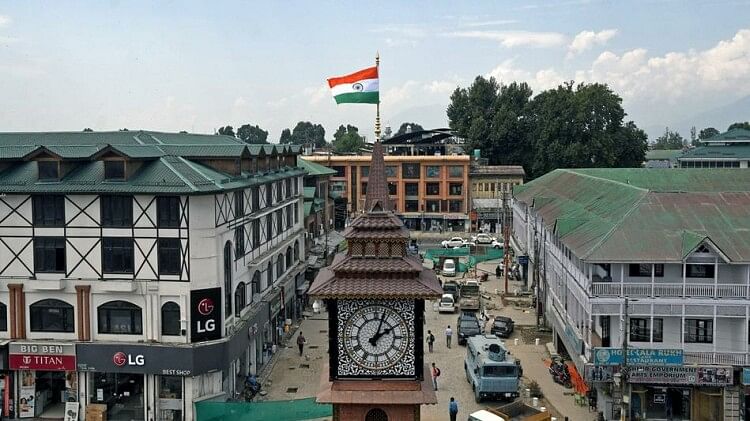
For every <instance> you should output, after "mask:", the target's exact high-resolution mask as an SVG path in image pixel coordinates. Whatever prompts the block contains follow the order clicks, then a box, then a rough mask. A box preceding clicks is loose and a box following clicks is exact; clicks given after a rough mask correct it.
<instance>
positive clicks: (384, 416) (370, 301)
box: [309, 141, 442, 421]
mask: <svg viewBox="0 0 750 421" xmlns="http://www.w3.org/2000/svg"><path fill="white" fill-rule="evenodd" d="M368 181H369V182H368V189H367V198H366V199H365V208H364V209H365V213H363V214H361V215H359V216H358V217H357V218H356V219H354V221H352V222H351V224H349V226H348V227H347V229H346V230H345V231H344V237H345V238H346V241H347V246H348V247H347V250H346V251H345V252H342V253H339V254H337V255H336V256H335V257H334V259H333V263H332V264H331V265H330V266H329V267H326V268H324V269H322V270H321V271H320V272H319V274H318V276H317V277H316V278H315V281H314V282H313V284H312V285H311V286H310V291H309V294H310V295H311V296H312V297H314V298H316V299H322V300H325V302H326V305H327V308H328V355H329V362H328V370H327V372H326V373H324V376H323V378H322V379H321V388H320V392H319V393H318V396H317V401H318V402H320V403H331V404H333V418H334V420H340V421H350V420H351V421H355V420H359V421H401V420H404V421H406V420H408V421H419V419H420V405H422V404H435V403H437V398H436V396H435V392H434V391H433V388H432V384H431V380H430V374H429V369H428V367H427V364H425V361H424V334H423V331H424V317H425V314H424V311H425V300H427V299H434V298H440V296H441V294H442V289H441V288H440V282H439V281H438V279H437V277H436V276H435V273H434V272H433V271H431V270H429V269H424V268H423V267H422V262H421V261H420V260H419V258H418V257H415V256H408V255H407V252H406V251H407V245H408V242H409V230H407V229H406V227H404V224H403V222H401V220H400V219H399V218H398V216H396V215H395V214H394V213H393V210H392V206H391V201H390V199H389V197H388V185H387V182H386V176H385V162H384V158H383V145H382V144H381V143H380V142H379V141H377V142H375V146H374V148H373V151H372V161H371V163H370V177H369V180H368Z"/></svg>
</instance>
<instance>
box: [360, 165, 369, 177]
mask: <svg viewBox="0 0 750 421" xmlns="http://www.w3.org/2000/svg"><path fill="white" fill-rule="evenodd" d="M359 171H360V176H361V177H369V176H370V167H368V166H366V165H365V166H362V167H359Z"/></svg>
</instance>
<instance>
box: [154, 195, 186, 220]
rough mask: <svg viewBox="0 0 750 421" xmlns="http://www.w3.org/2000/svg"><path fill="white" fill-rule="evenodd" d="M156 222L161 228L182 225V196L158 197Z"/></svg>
mask: <svg viewBox="0 0 750 421" xmlns="http://www.w3.org/2000/svg"><path fill="white" fill-rule="evenodd" d="M156 214H157V218H156V224H157V226H158V227H159V228H179V227H180V198H179V197H178V196H160V197H157V198H156Z"/></svg>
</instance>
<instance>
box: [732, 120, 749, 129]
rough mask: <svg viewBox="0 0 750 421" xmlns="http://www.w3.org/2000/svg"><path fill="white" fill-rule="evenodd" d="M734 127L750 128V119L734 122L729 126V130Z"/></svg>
mask: <svg viewBox="0 0 750 421" xmlns="http://www.w3.org/2000/svg"><path fill="white" fill-rule="evenodd" d="M732 129H745V130H750V121H745V122H737V123H732V125H730V126H729V128H728V129H727V131H729V130H732Z"/></svg>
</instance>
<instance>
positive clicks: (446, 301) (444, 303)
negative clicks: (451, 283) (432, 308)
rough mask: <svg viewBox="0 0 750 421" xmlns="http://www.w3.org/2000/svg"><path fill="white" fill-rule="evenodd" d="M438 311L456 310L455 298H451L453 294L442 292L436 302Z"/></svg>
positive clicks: (451, 311)
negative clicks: (441, 295)
mask: <svg viewBox="0 0 750 421" xmlns="http://www.w3.org/2000/svg"><path fill="white" fill-rule="evenodd" d="M438 312H440V313H455V312H456V300H454V299H453V294H443V297H442V298H441V299H440V303H439V304H438Z"/></svg>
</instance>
